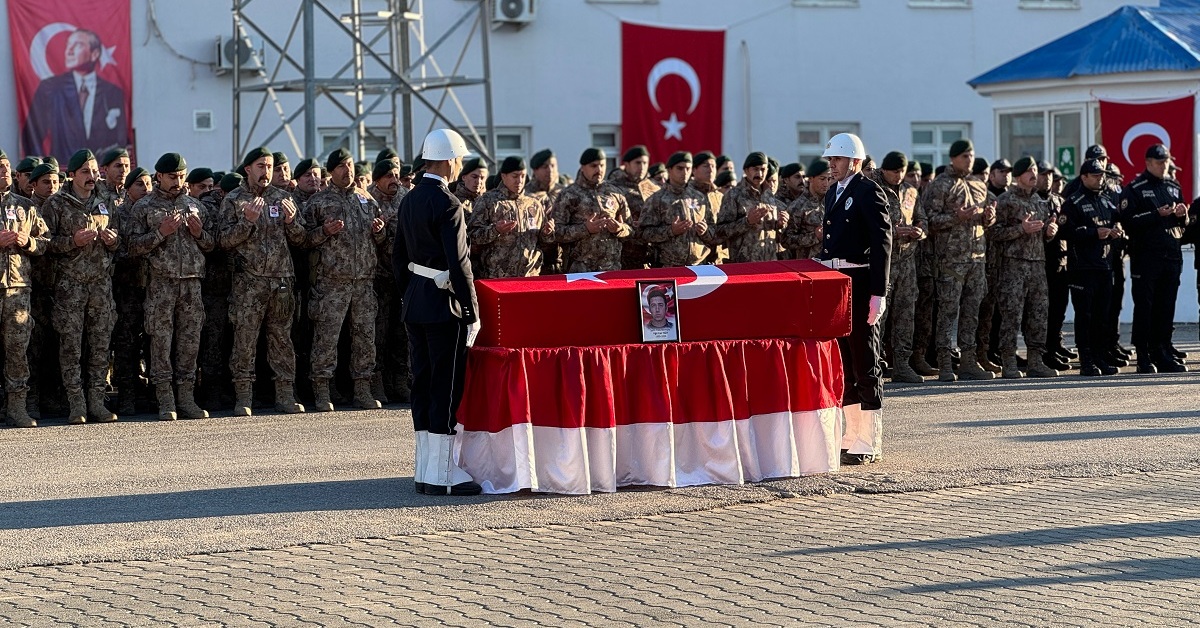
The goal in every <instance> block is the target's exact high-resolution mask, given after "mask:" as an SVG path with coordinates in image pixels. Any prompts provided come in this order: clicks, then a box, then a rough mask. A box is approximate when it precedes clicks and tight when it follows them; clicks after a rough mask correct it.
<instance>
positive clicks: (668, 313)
mask: <svg viewBox="0 0 1200 628" xmlns="http://www.w3.org/2000/svg"><path fill="white" fill-rule="evenodd" d="M637 291H638V323H639V325H640V326H641V328H642V342H655V343H657V342H679V301H678V299H677V296H676V295H678V291H677V290H676V286H675V280H673V279H672V280H655V281H638V282H637Z"/></svg>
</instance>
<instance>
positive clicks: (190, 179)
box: [186, 168, 217, 200]
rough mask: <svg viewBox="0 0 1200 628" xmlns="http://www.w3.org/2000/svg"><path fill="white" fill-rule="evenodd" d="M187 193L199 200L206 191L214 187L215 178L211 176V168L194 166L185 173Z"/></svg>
mask: <svg viewBox="0 0 1200 628" xmlns="http://www.w3.org/2000/svg"><path fill="white" fill-rule="evenodd" d="M186 183H187V195H188V196H190V197H192V198H194V199H196V200H200V197H201V196H204V195H205V194H207V193H208V192H210V191H212V189H213V188H214V187H216V184H217V182H216V180H215V179H214V177H213V171H212V168H196V169H195V170H192V171H191V172H189V173H188V174H187V180H186Z"/></svg>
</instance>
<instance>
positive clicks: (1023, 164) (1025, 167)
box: [1011, 155, 1036, 177]
mask: <svg viewBox="0 0 1200 628" xmlns="http://www.w3.org/2000/svg"><path fill="white" fill-rule="evenodd" d="M1035 165H1036V164H1034V163H1033V157H1030V156H1029V155H1026V156H1024V157H1022V158H1020V159H1018V160H1017V163H1015V164H1013V165H1012V168H1011V170H1012V173H1013V176H1014V177H1019V176H1021V175H1023V174H1025V173H1026V172H1029V169H1030V168H1033V167H1034V166H1035Z"/></svg>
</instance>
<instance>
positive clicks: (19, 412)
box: [8, 390, 37, 427]
mask: <svg viewBox="0 0 1200 628" xmlns="http://www.w3.org/2000/svg"><path fill="white" fill-rule="evenodd" d="M25 401H26V397H25V391H24V390H21V391H12V392H10V393H8V424H9V425H11V426H13V427H37V421H36V420H35V419H34V418H33V417H31V416H29V413H28V411H26V409H25Z"/></svg>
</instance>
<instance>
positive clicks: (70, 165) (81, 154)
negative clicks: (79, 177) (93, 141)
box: [67, 148, 96, 172]
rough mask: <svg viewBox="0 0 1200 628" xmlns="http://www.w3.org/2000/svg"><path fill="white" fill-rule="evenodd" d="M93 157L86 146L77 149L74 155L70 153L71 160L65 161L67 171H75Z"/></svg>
mask: <svg viewBox="0 0 1200 628" xmlns="http://www.w3.org/2000/svg"><path fill="white" fill-rule="evenodd" d="M95 158H96V156H95V155H93V154H92V151H90V150H88V149H86V148H84V149H81V150H77V151H75V154H74V155H71V160H70V161H68V162H67V172H75V171H76V170H79V169H80V168H82V167H83V166H84V164H86V163H87V162H89V161H91V160H93V159H95Z"/></svg>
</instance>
